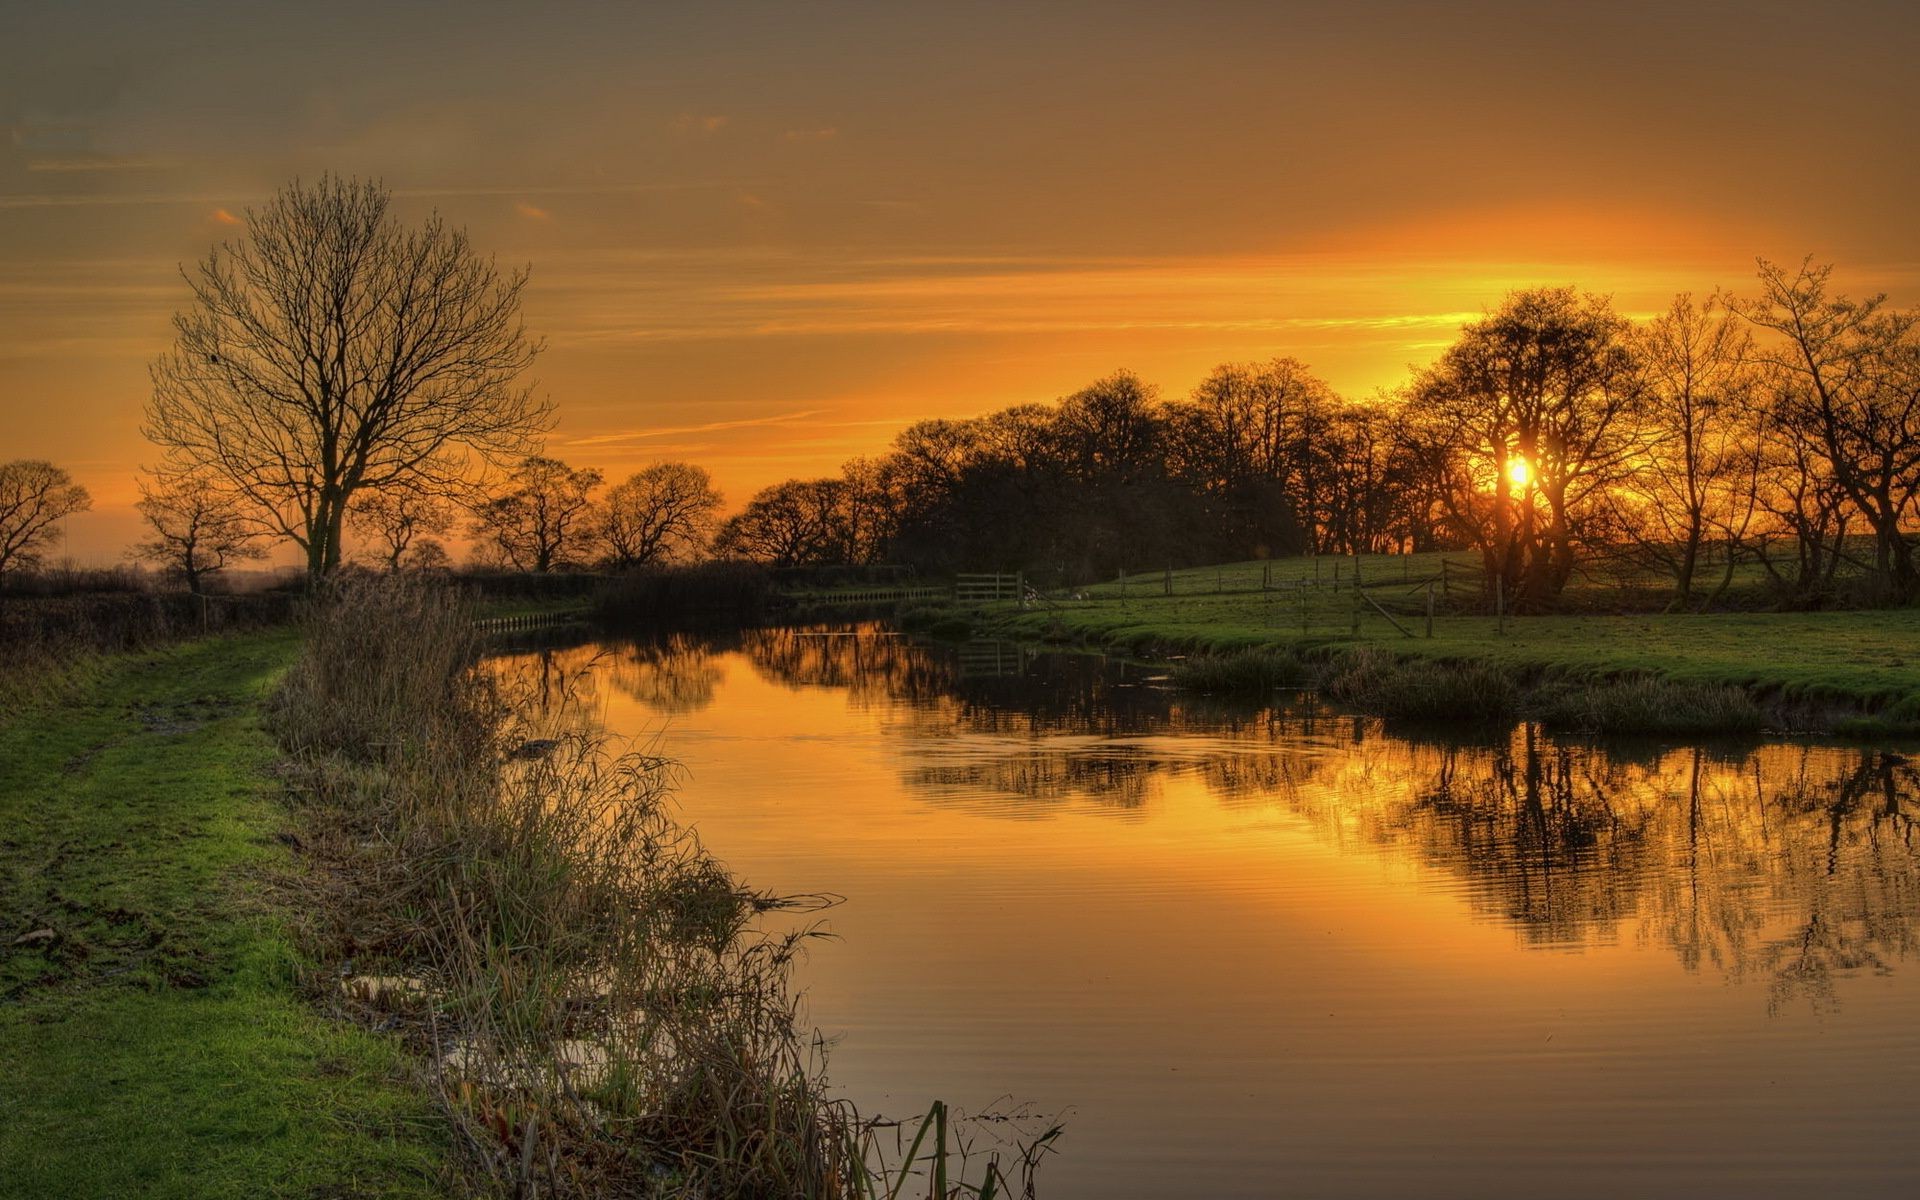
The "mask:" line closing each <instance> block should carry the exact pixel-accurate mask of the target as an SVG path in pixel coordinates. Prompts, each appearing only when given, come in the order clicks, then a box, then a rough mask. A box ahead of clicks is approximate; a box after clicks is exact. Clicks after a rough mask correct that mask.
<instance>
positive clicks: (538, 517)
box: [472, 455, 600, 573]
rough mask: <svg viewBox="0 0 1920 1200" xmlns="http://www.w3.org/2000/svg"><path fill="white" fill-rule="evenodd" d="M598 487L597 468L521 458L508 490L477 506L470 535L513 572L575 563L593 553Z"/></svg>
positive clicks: (551, 568) (590, 556)
mask: <svg viewBox="0 0 1920 1200" xmlns="http://www.w3.org/2000/svg"><path fill="white" fill-rule="evenodd" d="M599 486H600V472H598V471H595V470H591V469H585V470H575V469H574V468H572V467H569V466H568V465H567V464H566V463H563V462H561V461H560V460H558V459H554V458H542V457H540V456H539V455H534V456H532V457H530V458H525V459H522V460H521V462H520V465H519V466H517V467H515V468H514V469H513V472H512V473H511V474H510V475H508V476H507V479H506V490H504V491H500V492H496V493H495V494H494V495H492V496H491V497H489V498H488V499H486V500H484V501H482V502H481V503H480V504H479V505H478V507H476V508H475V510H474V514H473V529H472V532H473V535H474V536H475V537H476V538H479V539H481V540H482V542H484V543H485V545H486V546H487V547H488V548H489V549H490V550H492V551H493V552H495V553H496V554H497V555H498V556H499V557H500V559H501V560H503V561H504V562H506V563H507V564H509V565H510V566H512V567H513V568H514V569H515V570H520V571H537V572H543V573H544V572H547V571H552V570H554V569H556V568H559V567H568V566H577V565H579V564H580V563H583V562H585V561H587V560H588V559H590V558H592V557H593V550H594V541H595V537H596V526H597V525H598V524H599V520H598V516H597V513H596V510H595V505H594V502H593V489H595V488H597V487H599Z"/></svg>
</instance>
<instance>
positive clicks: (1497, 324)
mask: <svg viewBox="0 0 1920 1200" xmlns="http://www.w3.org/2000/svg"><path fill="white" fill-rule="evenodd" d="M1627 329H1628V326H1627V323H1626V322H1625V321H1624V320H1622V319H1621V318H1620V317H1619V316H1617V315H1616V314H1615V313H1614V311H1613V308H1612V305H1611V304H1610V303H1609V302H1608V301H1607V300H1606V298H1604V297H1600V296H1591V295H1581V294H1580V293H1578V292H1576V291H1575V290H1574V289H1572V288H1540V289H1536V290H1533V291H1523V292H1515V293H1513V294H1512V295H1510V296H1508V297H1507V299H1506V302H1505V303H1504V304H1502V305H1501V306H1500V308H1499V309H1497V310H1496V311H1495V312H1493V313H1491V314H1489V315H1488V316H1487V317H1486V318H1485V319H1484V320H1481V321H1477V322H1475V323H1473V324H1471V325H1468V326H1466V327H1465V328H1464V329H1462V330H1461V331H1460V337H1459V339H1458V340H1457V341H1455V342H1454V344H1453V345H1452V346H1451V347H1449V348H1448V349H1447V351H1446V352H1445V353H1444V354H1443V355H1442V356H1441V358H1440V361H1439V362H1438V363H1436V364H1435V365H1434V366H1433V367H1432V368H1430V369H1428V370H1427V371H1425V372H1424V373H1422V374H1421V376H1420V377H1419V379H1418V380H1417V381H1416V382H1415V384H1414V387H1413V390H1412V398H1413V403H1415V404H1417V405H1418V406H1419V407H1420V408H1421V409H1422V410H1423V429H1424V435H1425V436H1426V437H1428V438H1431V439H1433V442H1434V444H1435V445H1436V446H1437V447H1439V448H1441V449H1442V452H1443V453H1444V454H1445V455H1446V458H1447V462H1446V466H1445V471H1446V481H1447V486H1446V489H1445V492H1444V497H1445V501H1446V503H1447V506H1448V515H1449V517H1450V519H1451V520H1452V521H1453V522H1454V523H1455V524H1456V526H1457V527H1458V528H1459V529H1460V531H1461V532H1462V534H1464V535H1465V536H1466V537H1467V538H1469V539H1470V540H1471V542H1472V543H1473V544H1474V545H1475V546H1476V547H1477V548H1478V549H1479V550H1480V553H1481V557H1482V560H1483V562H1484V564H1485V567H1486V571H1487V577H1488V578H1489V579H1490V580H1491V579H1495V578H1498V579H1501V580H1503V581H1504V584H1505V588H1506V592H1507V595H1508V597H1509V598H1511V599H1513V600H1515V601H1517V602H1521V603H1529V602H1541V601H1547V600H1551V599H1552V598H1553V597H1555V596H1557V595H1559V594H1560V590H1561V589H1562V588H1563V587H1565V586H1566V582H1567V580H1568V579H1569V578H1570V577H1571V576H1572V574H1573V568H1574V558H1575V551H1576V546H1577V544H1578V542H1579V537H1580V526H1581V523H1582V520H1583V518H1585V517H1587V516H1589V515H1590V514H1591V512H1592V511H1593V509H1594V507H1595V502H1596V501H1598V500H1599V499H1600V498H1601V497H1602V496H1603V495H1604V492H1605V490H1606V489H1607V488H1608V487H1610V486H1611V485H1612V484H1613V483H1614V482H1616V481H1617V480H1618V479H1619V478H1620V476H1621V473H1622V472H1623V471H1624V470H1625V469H1626V468H1627V466H1628V464H1629V463H1630V462H1631V459H1632V456H1633V453H1634V440H1633V437H1632V434H1633V430H1634V418H1635V415H1636V410H1637V407H1638V404H1639V397H1640V380H1639V376H1638V372H1637V370H1636V367H1635V362H1634V356H1633V352H1632V349H1631V347H1630V345H1629V343H1628V340H1627Z"/></svg>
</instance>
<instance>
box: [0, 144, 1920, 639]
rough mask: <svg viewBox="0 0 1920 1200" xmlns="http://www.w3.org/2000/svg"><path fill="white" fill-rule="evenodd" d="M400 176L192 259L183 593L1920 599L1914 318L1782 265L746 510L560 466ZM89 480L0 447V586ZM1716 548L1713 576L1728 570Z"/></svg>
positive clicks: (162, 429) (171, 529)
mask: <svg viewBox="0 0 1920 1200" xmlns="http://www.w3.org/2000/svg"><path fill="white" fill-rule="evenodd" d="M390 201H391V197H390V194H389V193H387V192H386V191H385V190H384V189H383V188H381V187H380V186H379V185H377V184H374V183H370V182H363V181H356V180H347V179H340V178H337V177H332V176H328V177H323V178H322V179H321V180H319V181H318V182H317V183H315V184H312V185H304V184H301V183H299V182H297V181H296V182H295V183H293V184H291V185H289V186H287V187H286V188H283V189H282V190H281V191H280V192H279V193H278V194H277V195H276V196H275V197H274V198H273V199H272V200H271V201H269V202H268V203H267V204H266V205H265V206H263V207H262V208H261V209H259V210H257V211H256V210H251V209H250V210H248V212H247V214H246V219H245V233H244V235H243V236H241V237H240V238H238V239H237V240H235V241H231V242H226V243H223V244H221V245H220V246H217V247H215V248H214V249H213V250H211V251H210V252H209V254H208V255H207V257H206V258H205V259H204V260H203V261H201V262H200V263H199V264H197V265H196V266H195V267H194V268H193V269H191V270H183V272H182V275H183V279H184V281H185V283H186V284H187V287H188V291H189V300H190V302H189V304H188V306H187V307H186V308H185V309H183V310H182V311H181V313H180V314H179V315H177V316H176V318H175V320H174V339H173V343H172V345H171V346H170V347H169V349H168V350H167V351H166V352H165V353H163V354H162V355H161V356H160V357H159V358H158V359H157V360H156V361H155V362H154V364H153V366H152V368H151V375H152V392H151V396H150V398H149V401H148V403H147V406H146V419H145V423H144V427H143V428H144V432H145V433H146V435H147V436H148V438H149V439H150V440H151V441H152V443H153V444H154V446H155V447H156V449H157V450H158V451H159V453H160V461H159V462H158V463H157V464H155V465H154V466H153V467H152V468H150V469H149V471H148V474H147V478H146V479H145V480H144V481H143V483H142V499H141V501H140V504H139V508H140V511H141V513H142V515H143V517H144V518H145V519H146V522H147V525H148V529H149V534H150V536H149V537H148V538H147V540H145V541H143V542H142V543H141V544H140V545H139V546H138V547H136V548H135V553H136V554H138V555H140V556H142V557H146V558H149V559H153V560H156V561H160V562H163V563H166V564H169V565H170V566H171V567H172V568H173V569H174V570H176V571H177V572H178V573H179V574H180V575H181V576H183V577H184V578H185V580H186V581H187V583H188V585H189V586H190V587H192V588H194V589H195V590H198V589H199V587H200V586H201V584H202V581H203V580H204V579H205V578H206V577H207V576H208V575H211V574H214V573H217V572H219V571H221V570H224V569H226V568H227V567H229V566H231V565H232V564H234V563H236V562H240V561H244V560H246V559H248V558H255V557H259V556H260V555H261V554H262V553H263V552H264V549H263V548H264V545H265V544H266V543H267V542H269V541H272V540H284V541H289V542H291V543H293V544H294V545H296V546H297V547H299V548H300V549H301V551H302V552H303V554H304V557H305V559H306V564H307V568H308V571H309V572H310V573H311V574H312V575H314V576H321V575H325V574H327V573H329V572H331V571H334V570H337V569H338V568H339V567H340V565H341V564H342V562H343V561H344V558H343V554H344V547H345V544H346V539H347V536H348V535H349V534H353V535H356V536H358V537H359V538H360V539H361V540H362V542H363V543H365V544H366V545H369V546H371V547H373V553H374V554H375V556H376V558H377V559H378V560H379V561H380V562H381V563H383V564H384V565H386V566H387V567H389V568H392V569H403V568H408V567H431V566H436V565H441V564H444V563H445V562H446V560H447V558H448V555H447V552H446V547H445V542H444V540H443V539H445V538H446V537H448V536H449V535H450V534H452V533H453V532H454V531H455V530H456V529H461V530H462V531H463V532H465V533H466V534H467V535H468V536H469V537H470V538H471V539H472V542H473V545H474V546H475V550H476V554H477V556H478V557H479V558H481V559H482V560H483V561H486V562H490V563H494V564H497V565H501V566H506V567H511V568H514V569H519V570H527V571H549V570H554V569H557V568H562V567H584V566H596V567H604V568H611V569H616V570H621V569H629V568H633V567H638V566H644V565H649V564H654V563H660V562H665V561H672V560H675V559H686V558H692V557H699V556H703V555H708V554H711V555H715V556H719V557H728V558H746V559H754V560H758V561H763V562H768V563H772V564H776V565H780V566H818V565H828V564H849V565H861V564H874V563H895V564H905V565H910V566H914V567H917V568H920V569H922V570H925V571H928V572H933V573H944V572H951V571H962V570H1002V571H1014V570H1019V571H1023V572H1025V573H1027V574H1028V575H1029V576H1030V577H1033V578H1036V579H1041V580H1047V581H1051V582H1058V583H1072V582H1079V581H1083V580H1087V579H1092V578H1099V577H1110V576H1111V575H1113V574H1114V573H1115V572H1117V571H1121V570H1134V571H1137V570H1143V569H1158V568H1161V567H1165V566H1187V565H1194V564H1199V563H1206V562H1219V561H1224V560H1230V559H1245V558H1258V557H1266V556H1277V555H1290V554H1300V553H1320V554H1360V553H1382V552H1401V551H1419V550H1431V549H1441V550H1455V551H1463V550H1464V551H1471V552H1476V553H1477V554H1478V555H1479V556H1480V558H1481V560H1482V562H1483V564H1484V566H1485V570H1486V576H1487V578H1488V579H1489V580H1495V579H1497V580H1499V581H1500V582H1501V585H1502V586H1503V587H1504V589H1505V591H1506V594H1507V596H1508V597H1509V598H1510V599H1511V600H1512V601H1513V602H1514V603H1516V604H1520V605H1527V604H1546V603H1550V602H1551V601H1552V600H1553V598H1554V597H1555V596H1557V595H1558V594H1559V593H1560V591H1561V590H1562V589H1563V588H1565V587H1566V585H1567V583H1568V581H1569V580H1570V579H1571V578H1572V576H1573V573H1574V572H1575V570H1576V569H1577V566H1578V564H1579V563H1580V562H1581V561H1583V560H1584V559H1586V558H1588V557H1591V556H1593V555H1596V554H1617V555H1627V556H1631V557H1633V558H1635V559H1636V560H1638V561H1639V562H1641V563H1642V564H1645V565H1647V566H1651V567H1653V568H1655V569H1657V570H1660V571H1663V572H1665V573H1666V574H1667V575H1668V576H1669V577H1670V578H1671V579H1672V581H1673V592H1674V600H1673V602H1674V604H1675V605H1676V606H1678V607H1686V606H1689V605H1693V604H1695V603H1710V602H1711V600H1712V598H1713V596H1714V595H1715V594H1716V593H1717V592H1718V591H1719V590H1721V589H1724V588H1725V587H1726V586H1727V583H1728V581H1729V580H1731V579H1732V578H1733V572H1734V571H1735V569H1736V568H1737V567H1738V566H1739V565H1741V564H1743V563H1753V564H1759V565H1760V567H1761V568H1763V569H1764V571H1765V572H1767V573H1768V574H1770V575H1771V576H1772V578H1773V579H1774V580H1775V581H1776V582H1777V583H1778V584H1779V585H1780V587H1781V588H1783V589H1784V590H1786V591H1788V592H1789V593H1790V594H1792V595H1794V596H1796V597H1798V598H1801V599H1803V600H1806V601H1808V602H1813V601H1815V600H1817V599H1818V598H1821V597H1824V596H1826V595H1829V594H1831V593H1832V591H1833V590H1834V587H1835V583H1836V579H1837V577H1838V576H1839V575H1840V573H1841V572H1842V568H1843V565H1849V566H1851V567H1852V568H1854V571H1853V572H1852V573H1854V574H1856V575H1858V576H1860V577H1863V578H1865V579H1867V580H1869V581H1870V584H1871V588H1872V596H1871V598H1873V599H1879V600H1891V601H1896V602H1904V601H1910V600H1913V599H1915V598H1916V596H1920V578H1917V576H1916V564H1915V556H1914V544H1915V535H1914V532H1913V525H1914V518H1915V509H1916V503H1917V501H1916V493H1920V317H1917V316H1916V314H1915V313H1913V312H1911V311H1905V310H1899V309H1895V308H1893V307H1892V306H1890V305H1889V304H1888V303H1887V301H1886V299H1885V297H1878V296H1876V297H1872V298H1870V299H1867V300H1854V299H1851V298H1849V297H1846V296H1844V295H1841V294H1839V293H1837V292H1835V291H1834V290H1833V288H1832V286H1831V269H1830V268H1828V267H1824V266H1818V265H1815V264H1813V263H1812V262H1811V261H1809V262H1806V263H1802V264H1801V265H1800V266H1799V267H1797V268H1783V267H1780V266H1776V265H1774V264H1771V263H1765V262H1762V263H1761V266H1760V272H1759V279H1758V284H1759V286H1758V290H1757V291H1756V292H1755V294H1753V295H1751V296H1747V297H1739V296H1727V295H1715V296H1713V297H1710V298H1708V299H1705V300H1696V299H1695V298H1693V297H1691V296H1688V295H1681V296H1679V297H1677V298H1676V299H1675V300H1674V301H1673V303H1672V305H1671V307H1670V308H1669V309H1668V310H1667V311H1666V312H1664V313H1663V314H1661V315H1659V316H1657V317H1655V318H1653V319H1651V320H1647V321H1643V322H1638V323H1636V322H1633V321H1630V320H1628V319H1626V318H1625V317H1623V316H1622V315H1620V314H1619V313H1617V312H1616V311H1615V310H1614V308H1613V306H1612V304H1611V302H1610V300H1609V299H1608V298H1607V297H1604V296H1597V295H1592V294H1588V293H1584V292H1581V291H1579V290H1577V289H1573V288H1539V289H1532V290H1527V291H1520V292H1515V293H1513V294H1511V295H1509V296H1508V297H1506V299H1505V300H1504V302H1503V303H1502V304H1501V305H1500V306H1499V307H1498V308H1496V309H1494V310H1493V311H1491V312H1489V313H1488V314H1487V315H1486V316H1485V317H1484V318H1483V319H1481V320H1479V321H1475V322H1472V323H1470V324H1468V325H1466V326H1464V327H1463V328H1462V329H1461V331H1460V333H1459V335H1458V337H1457V338H1456V339H1455V341H1454V342H1453V343H1452V344H1451V345H1450V346H1449V347H1448V348H1447V349H1446V350H1445V351H1444V353H1442V354H1441V355H1440V357H1439V358H1438V359H1437V360H1436V361H1435V362H1434V363H1433V364H1432V365H1430V366H1428V367H1426V368H1424V369H1420V370H1417V371H1415V372H1414V373H1413V375H1412V377H1411V378H1410V380H1409V381H1408V382H1407V383H1406V384H1405V385H1404V386H1402V387H1400V388H1397V389H1394V390H1392V391H1388V392H1384V393H1381V394H1377V395H1374V396H1371V397H1366V398H1353V397H1345V396H1341V395H1340V394H1338V393H1337V392H1336V391H1335V390H1334V389H1333V388H1332V387H1330V386H1329V385H1328V384H1327V383H1326V382H1325V381H1323V380H1321V379H1319V378H1318V377H1316V376H1315V375H1314V374H1313V373H1312V371H1311V370H1310V369H1309V368H1308V367H1307V366H1306V365H1305V364H1303V363H1301V362H1299V361H1297V360H1295V359H1292V358H1275V359H1272V360H1269V361H1266V362H1256V363H1233V364H1226V365H1222V366H1220V367H1218V368H1216V369H1215V370H1214V371H1213V372H1211V373H1210V374H1209V375H1208V376H1207V377H1206V378H1205V379H1204V380H1202V381H1201V382H1200V384H1199V385H1198V386H1197V387H1195V388H1194V389H1193V390H1192V392H1191V393H1190V394H1188V395H1185V396H1175V397H1164V396H1162V395H1161V394H1160V393H1159V392H1158V391H1157V390H1156V389H1155V388H1154V387H1152V386H1151V385H1149V384H1147V383H1145V382H1144V381H1142V380H1141V379H1139V378H1138V377H1136V376H1134V375H1132V374H1130V373H1127V372H1120V373H1117V374H1114V375H1111V376H1108V377H1106V378H1104V379H1100V380H1097V381H1095V382H1093V383H1091V384H1090V385H1088V386H1087V387H1085V388H1083V389H1081V390H1079V391H1077V392H1075V393H1073V394H1072V395H1069V396H1066V397H1063V398H1061V399H1060V400H1058V401H1056V402H1054V403H1051V404H1021V405H1015V406H1013V407H1009V408H1006V409H1002V410H1000V411H998V412H994V413H991V414H988V415H985V416H980V417H973V418H967V419H957V420H954V419H931V420H923V421H919V422H917V423H915V424H913V425H911V426H909V427H908V428H907V429H905V430H904V431H902V432H901V433H900V434H899V436H898V437H896V438H895V439H894V441H893V443H892V445H891V446H890V447H889V448H888V449H887V450H886V451H885V452H883V453H881V454H878V455H875V456H872V457H863V458H859V459H855V460H854V461H852V462H850V463H848V464H846V465H845V467H844V468H843V469H842V470H841V471H840V472H839V473H838V474H837V475H834V476H831V477H827V478H819V479H793V480H788V481H786V482H783V483H779V484H776V485H773V486H771V487H767V488H764V489H762V490H761V491H760V492H758V493H757V494H755V495H754V496H753V497H751V498H750V499H749V500H748V501H747V503H746V504H745V505H744V507H743V508H742V509H741V511H740V512H738V513H737V514H735V515H733V516H731V517H729V518H727V519H726V520H725V521H719V520H717V517H718V514H719V511H720V509H721V506H722V499H721V497H720V495H719V493H718V492H717V491H716V490H715V489H714V488H713V485H712V482H711V480H710V478H709V477H708V476H707V473H706V472H705V471H704V470H702V469H701V468H700V467H698V466H695V465H692V464H688V463H656V464H654V465H653V466H651V467H648V468H647V469H646V470H643V471H641V472H638V473H636V474H634V475H633V476H632V477H630V478H628V479H626V480H624V481H622V482H620V483H618V484H617V485H615V486H613V487H610V488H606V489H605V492H604V494H603V495H596V493H597V492H599V491H600V490H601V488H602V485H603V484H604V482H605V481H604V479H603V478H602V476H601V474H600V473H599V472H598V471H595V470H592V469H587V468H575V467H572V466H570V465H568V464H566V463H564V462H561V461H559V460H558V459H555V458H552V457H549V456H547V455H546V454H545V453H544V452H543V447H542V441H541V439H542V435H543V434H544V433H545V432H546V431H547V430H548V429H549V428H550V426H551V423H552V407H551V405H550V404H549V403H548V402H547V401H545V400H544V399H541V398H539V397H538V396H537V394H536V391H535V388H534V386H533V384H532V383H531V382H529V381H528V379H527V372H528V371H529V369H530V368H531V367H532V365H533V364H534V362H535V361H536V359H537V358H538V356H539V354H540V352H541V350H542V348H543V347H542V345H541V343H540V342H539V341H538V339H537V338H534V337H531V336H530V335H529V334H528V333H527V332H526V330H525V328H524V326H523V325H522V323H521V320H520V295H521V292H522V290H523V288H524V286H525V283H526V280H527V273H526V271H525V270H506V269H502V268H501V267H499V266H498V264H496V263H495V262H494V261H493V260H492V259H490V258H486V257H483V256H481V255H480V254H479V253H478V252H477V251H476V250H475V249H474V248H473V247H472V246H471V245H470V244H469V242H468V240H467V237H466V235H465V233H464V232H463V231H460V230H457V229H454V228H452V227H450V226H448V225H446V224H445V223H444V222H443V221H442V220H441V218H440V217H439V216H438V215H435V216H432V217H430V218H428V219H427V220H426V221H425V222H423V223H421V224H419V225H407V224H404V223H402V222H401V221H400V220H398V219H397V218H396V217H395V215H394V214H393V213H392V211H391V208H390ZM86 504H87V497H86V493H85V491H84V489H81V488H79V487H78V486H77V485H74V484H73V482H72V480H71V479H70V478H68V476H67V475H66V473H65V472H64V471H62V470H60V469H59V468H58V467H55V466H53V465H52V464H49V463H45V462H40V461H28V460H23V461H19V462H14V463H9V464H4V465H0V578H4V576H5V574H6V572H8V571H10V570H18V569H19V568H21V567H22V566H25V565H27V564H29V563H30V562H32V561H33V560H35V559H36V558H37V557H40V556H41V555H43V554H44V552H45V549H46V547H47V545H48V544H49V541H50V538H51V537H52V535H53V531H54V530H55V529H56V528H57V524H58V521H59V520H60V519H61V518H63V517H64V516H66V515H68V514H70V513H71V512H74V511H79V510H81V509H84V508H85V507H86ZM1709 563H1710V564H1711V566H1709Z"/></svg>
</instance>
